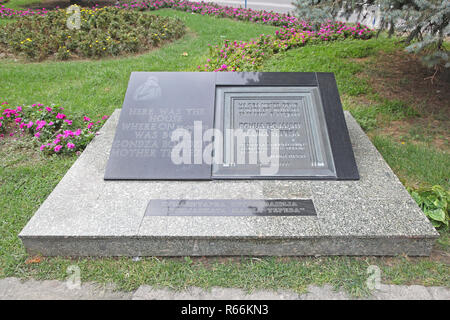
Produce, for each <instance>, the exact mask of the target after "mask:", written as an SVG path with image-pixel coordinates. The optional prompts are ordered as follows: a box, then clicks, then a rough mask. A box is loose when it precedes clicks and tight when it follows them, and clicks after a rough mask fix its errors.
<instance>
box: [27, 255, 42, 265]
mask: <svg viewBox="0 0 450 320" xmlns="http://www.w3.org/2000/svg"><path fill="white" fill-rule="evenodd" d="M41 261H42V257H41V256H34V257H30V258H28V259H27V260H26V261H25V264H32V263H40V262H41Z"/></svg>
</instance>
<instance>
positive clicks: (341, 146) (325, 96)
mask: <svg viewBox="0 0 450 320" xmlns="http://www.w3.org/2000/svg"><path fill="white" fill-rule="evenodd" d="M316 76H317V82H318V84H319V92H320V97H321V99H322V105H323V109H324V110H323V111H324V114H325V122H326V124H327V129H328V136H329V139H330V144H331V151H332V153H333V159H334V166H335V168H336V176H337V179H338V180H359V173H358V168H357V166H356V160H355V155H354V153H353V148H352V144H351V141H350V135H349V133H348V128H347V124H346V122H345V117H344V112H343V109H342V104H341V99H340V97H339V91H338V88H337V84H336V79H335V77H334V74H333V73H329V72H317V73H316Z"/></svg>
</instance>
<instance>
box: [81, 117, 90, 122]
mask: <svg viewBox="0 0 450 320" xmlns="http://www.w3.org/2000/svg"><path fill="white" fill-rule="evenodd" d="M83 120H84V121H91V119H89V118H88V117H84V118H83Z"/></svg>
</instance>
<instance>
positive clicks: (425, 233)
mask: <svg viewBox="0 0 450 320" xmlns="http://www.w3.org/2000/svg"><path fill="white" fill-rule="evenodd" d="M119 113H120V111H119V110H117V111H116V112H115V113H114V114H113V115H112V117H111V118H110V119H109V120H108V122H107V123H106V124H105V126H104V127H103V129H102V130H101V132H100V135H99V136H97V137H96V138H95V139H94V140H93V141H92V143H91V144H90V145H89V146H88V147H87V148H86V150H85V151H84V152H83V154H82V155H81V156H80V158H79V159H78V160H77V161H76V162H75V164H74V165H73V166H72V168H71V169H70V170H69V171H68V172H67V174H66V175H65V176H64V178H63V179H62V180H61V182H60V183H59V184H58V185H57V187H56V188H55V190H53V192H52V193H51V194H50V196H49V197H48V198H47V199H46V201H45V202H44V203H43V204H42V206H41V207H40V208H39V210H38V211H37V212H36V214H35V215H34V216H33V217H32V219H31V220H30V221H29V223H28V224H27V225H26V226H25V228H24V229H23V230H22V232H21V233H20V234H19V237H20V238H21V239H22V241H23V243H24V245H25V247H26V249H27V250H28V252H29V253H31V254H37V253H39V254H42V255H45V256H55V255H64V256H189V255H192V256H206V255H212V256H220V255H226V256H232V255H253V256H260V255H274V256H280V255H281V256H289V255H397V254H407V255H414V256H426V255H429V254H430V252H431V249H432V246H433V243H434V240H435V239H436V238H437V237H438V235H439V234H438V233H437V232H436V230H435V229H434V228H433V227H432V225H431V224H430V222H429V221H428V219H427V218H426V217H425V215H424V214H423V213H422V211H421V210H420V208H419V207H418V206H417V205H416V203H415V202H414V200H413V199H412V198H411V197H410V195H409V194H408V192H407V191H406V190H405V188H404V187H403V185H402V184H401V182H400V181H399V180H398V178H397V177H396V176H395V174H394V173H393V172H392V170H391V169H390V168H389V166H388V165H387V163H386V162H385V161H384V159H383V158H382V156H381V155H380V154H379V153H378V151H377V150H376V148H375V147H374V146H373V145H372V143H371V142H370V140H369V139H368V137H367V136H366V135H365V133H364V132H363V131H362V130H361V128H360V127H359V125H358V124H357V123H356V121H355V120H354V119H353V118H352V116H351V115H350V114H349V113H347V112H346V115H345V116H346V120H347V126H348V129H349V132H350V138H351V140H352V145H353V150H354V152H355V157H356V162H357V165H358V170H359V173H360V176H361V179H360V180H359V181H305V180H258V181H257V180H252V181H250V180H245V181H104V180H103V176H104V172H105V166H106V162H107V160H108V154H109V150H110V148H111V144H112V141H113V138H114V132H115V128H116V125H117V121H118V118H119ZM150 199H312V200H313V202H314V205H315V207H316V211H317V217H311V216H310V217H307V216H293V217H280V216H278V217H276V216H269V217H267V216H265V217H254V216H244V217H213V216H198V217H181V216H179V217H175V216H170V217H161V216H159V217H158V216H145V215H144V213H145V209H146V206H147V204H148V202H149V200H150Z"/></svg>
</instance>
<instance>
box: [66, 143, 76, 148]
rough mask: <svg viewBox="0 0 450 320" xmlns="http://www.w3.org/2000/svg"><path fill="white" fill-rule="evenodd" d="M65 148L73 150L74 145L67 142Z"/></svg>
mask: <svg viewBox="0 0 450 320" xmlns="http://www.w3.org/2000/svg"><path fill="white" fill-rule="evenodd" d="M67 148H68V149H73V148H75V145H74V144H73V143H71V142H69V143H68V144H67Z"/></svg>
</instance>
